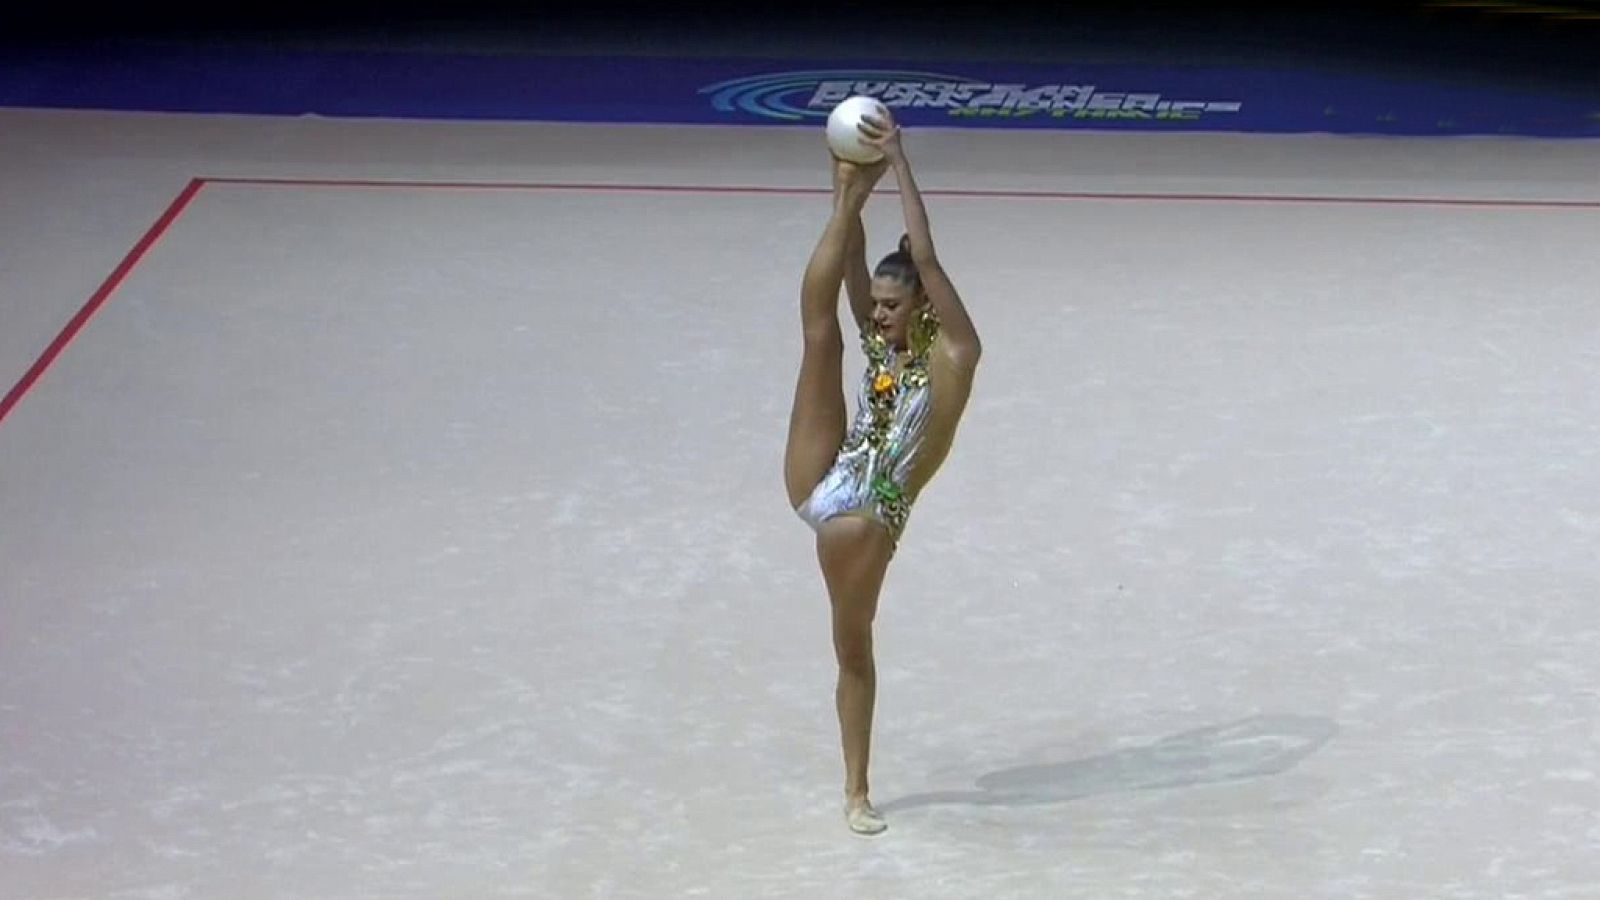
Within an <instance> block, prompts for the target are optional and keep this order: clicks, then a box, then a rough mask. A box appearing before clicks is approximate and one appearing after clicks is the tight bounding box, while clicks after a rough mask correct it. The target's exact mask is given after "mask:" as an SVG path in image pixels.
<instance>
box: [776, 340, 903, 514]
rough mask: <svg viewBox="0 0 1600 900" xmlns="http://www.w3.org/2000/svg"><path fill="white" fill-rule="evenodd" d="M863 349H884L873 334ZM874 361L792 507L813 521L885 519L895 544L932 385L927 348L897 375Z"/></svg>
mask: <svg viewBox="0 0 1600 900" xmlns="http://www.w3.org/2000/svg"><path fill="white" fill-rule="evenodd" d="M862 349H863V351H864V352H865V353H866V354H867V358H868V360H870V361H874V362H876V361H879V360H882V359H884V358H885V357H886V354H887V350H886V349H885V347H884V344H883V340H882V338H881V337H879V336H878V335H876V334H875V333H866V334H863V335H862ZM875 368H876V367H875V366H874V365H873V364H871V363H869V365H868V366H867V368H866V371H865V372H864V373H863V375H862V378H861V386H860V389H859V390H858V392H857V395H856V415H855V419H854V421H853V422H852V423H851V426H850V430H849V432H848V433H847V434H846V436H845V440H844V443H843V445H842V446H840V448H839V454H838V456H837V457H836V458H835V459H834V463H833V466H832V467H831V468H829V469H828V472H827V474H826V475H824V476H823V477H822V480H821V481H820V482H818V483H817V486H816V487H815V488H814V489H813V490H812V491H811V495H810V496H809V497H807V498H806V500H805V502H804V503H802V504H800V506H799V507H798V508H797V509H796V510H795V512H796V513H797V514H798V515H799V516H800V518H802V519H804V520H805V521H806V522H807V523H808V524H809V525H811V527H812V528H819V527H820V526H821V525H822V523H823V522H826V521H827V520H829V519H832V518H834V517H835V516H843V515H858V516H865V517H868V518H871V519H873V520H876V521H878V522H880V523H882V524H883V526H884V527H885V528H886V529H888V531H889V537H890V539H891V540H892V541H893V542H895V543H896V544H898V542H899V540H900V534H901V532H902V531H903V530H904V528H905V523H906V519H907V517H908V516H909V515H910V512H911V498H910V497H909V496H907V494H906V485H907V483H908V479H909V478H910V475H911V472H912V470H913V468H914V467H915V465H916V463H917V456H918V451H920V450H921V449H922V445H923V439H924V438H925V436H926V434H927V427H928V419H929V413H930V412H931V410H932V408H933V388H932V385H931V384H929V379H928V354H927V352H926V349H925V348H924V350H923V352H921V353H919V354H917V355H915V356H913V357H912V358H911V359H910V360H909V361H908V362H907V363H906V365H905V367H904V368H903V369H902V370H901V372H900V374H899V376H898V377H894V378H892V379H891V378H890V376H888V375H875V374H874V369H875ZM880 379H890V380H887V381H883V380H880Z"/></svg>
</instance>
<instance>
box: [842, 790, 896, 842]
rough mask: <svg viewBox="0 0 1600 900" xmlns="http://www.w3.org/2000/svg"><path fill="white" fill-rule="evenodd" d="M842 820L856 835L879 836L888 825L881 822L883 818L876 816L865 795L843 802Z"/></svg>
mask: <svg viewBox="0 0 1600 900" xmlns="http://www.w3.org/2000/svg"><path fill="white" fill-rule="evenodd" d="M844 820H845V823H846V824H848V825H849V826H850V830H851V831H854V832H855V833H856V834H865V835H874V834H881V833H882V832H883V831H884V829H886V828H888V827H889V823H887V822H885V821H883V816H881V815H878V811H877V810H875V809H873V808H872V804H871V803H869V802H868V801H867V798H866V796H865V795H862V796H857V797H850V798H848V799H846V800H845V804H844Z"/></svg>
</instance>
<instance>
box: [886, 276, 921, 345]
mask: <svg viewBox="0 0 1600 900" xmlns="http://www.w3.org/2000/svg"><path fill="white" fill-rule="evenodd" d="M927 302H928V298H927V297H926V296H924V295H923V294H922V293H920V292H919V291H918V290H917V289H916V287H915V286H914V285H911V284H908V283H906V282H904V281H900V280H898V279H894V278H886V277H884V276H881V275H880V276H878V277H877V278H874V279H872V321H873V322H875V323H876V324H877V326H878V330H879V331H881V332H883V337H884V340H886V341H888V342H889V343H890V344H891V345H893V346H895V347H897V348H904V347H905V346H906V343H907V341H908V340H909V339H910V335H911V320H912V317H913V316H915V315H916V314H917V311H918V310H920V309H922V304H924V303H927Z"/></svg>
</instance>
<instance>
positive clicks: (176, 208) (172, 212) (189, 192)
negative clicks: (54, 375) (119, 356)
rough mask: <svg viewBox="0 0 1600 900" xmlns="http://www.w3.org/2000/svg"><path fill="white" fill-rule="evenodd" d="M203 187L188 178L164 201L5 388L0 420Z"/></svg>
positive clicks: (20, 399)
mask: <svg viewBox="0 0 1600 900" xmlns="http://www.w3.org/2000/svg"><path fill="white" fill-rule="evenodd" d="M203 187H205V179H203V178H191V179H189V183H188V184H187V185H185V186H184V188H183V190H182V191H180V192H179V193H178V196H177V197H175V198H173V200H172V202H171V203H169V204H168V205H167V209H166V211H165V212H163V213H162V214H161V217H160V218H158V219H156V221H155V224H154V225H151V226H150V228H149V230H147V231H146V232H145V233H144V237H142V238H140V239H139V242H138V243H137V244H134V245H133V249H132V250H129V251H128V255H126V256H124V257H123V258H122V262H120V263H118V264H117V267H116V268H115V269H113V270H112V271H111V274H110V275H109V276H107V277H106V280H105V281H104V282H102V283H101V284H100V287H99V289H98V290H96V291H95V292H94V293H93V294H92V295H90V297H89V300H88V301H87V302H86V303H84V304H83V307H82V308H81V309H79V310H78V314H77V315H75V316H73V317H72V318H71V320H69V321H68V322H67V324H66V327H64V328H62V329H61V333H60V334H58V335H56V339H55V340H53V341H51V342H50V346H48V347H46V348H45V351H44V353H42V354H40V355H39V358H38V359H36V360H34V363H33V365H32V366H30V367H29V368H28V371H27V372H25V373H23V376H22V380H21V381H18V382H17V383H16V384H15V385H13V386H12V388H11V390H10V391H8V392H6V396H5V399H3V400H0V423H4V422H5V420H6V416H8V415H10V413H11V410H13V409H15V408H16V406H17V404H18V403H21V402H22V397H23V395H25V394H27V393H28V391H29V389H31V388H32V387H33V386H34V384H35V383H37V382H38V381H39V379H40V378H42V377H44V373H45V370H46V369H48V368H50V364H51V363H53V362H55V361H56V357H58V356H60V355H61V352H62V351H63V350H65V349H67V345H68V344H70V343H72V339H73V338H75V337H77V336H78V332H80V331H82V330H83V327H84V326H85V325H87V324H88V323H89V319H90V318H92V317H93V316H94V314H95V313H96V312H99V310H100V307H102V306H104V305H105V303H106V301H107V300H109V299H111V295H112V294H113V293H115V292H116V290H117V288H118V287H120V286H121V285H122V282H123V281H125V280H126V279H127V277H128V275H129V273H131V272H132V271H133V268H134V266H137V265H138V264H139V262H140V260H143V259H144V256H145V254H146V253H149V252H150V248H152V247H154V246H155V245H156V243H157V242H158V241H160V240H161V237H162V235H164V234H166V233H167V229H169V228H171V227H172V223H174V222H176V221H178V217H179V216H181V215H183V211H184V210H185V209H187V208H188V206H189V204H190V203H191V202H192V201H193V200H194V198H195V197H196V196H197V195H199V193H200V189H201V188H203Z"/></svg>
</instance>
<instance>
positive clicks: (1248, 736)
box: [879, 715, 1339, 813]
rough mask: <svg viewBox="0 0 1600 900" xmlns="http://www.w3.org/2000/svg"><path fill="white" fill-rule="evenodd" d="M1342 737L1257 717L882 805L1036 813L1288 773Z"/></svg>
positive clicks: (1331, 727)
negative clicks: (1031, 809) (1090, 800)
mask: <svg viewBox="0 0 1600 900" xmlns="http://www.w3.org/2000/svg"><path fill="white" fill-rule="evenodd" d="M1338 733H1339V726H1338V725H1337V724H1336V723H1335V722H1334V721H1333V720H1331V719H1324V718H1317V717H1311V716H1294V715H1266V716H1254V717H1251V718H1248V719H1242V720H1240V721H1237V722H1231V723H1228V724H1226V725H1215V726H1211V727H1208V728H1201V729H1197V730H1194V731H1186V732H1183V733H1182V734H1175V735H1173V736H1171V737H1167V738H1162V739H1161V740H1159V741H1156V742H1155V743H1152V744H1146V745H1144V746H1142V747H1130V748H1127V749H1124V750H1117V751H1115V752H1113V753H1106V754H1103V755H1101V756H1092V757H1089V758H1088V759H1078V760H1071V761H1068V762H1059V763H1043V764H1039V765H1028V766H1014V767H1012V768H1008V769H1000V770H998V771H994V772H989V773H987V774H985V775H983V776H981V777H979V778H978V780H977V784H976V787H977V790H971V791H933V792H928V793H921V794H909V795H907V796H904V797H897V798H894V799H892V800H890V801H889V802H887V803H883V804H880V805H879V810H880V811H881V812H884V813H891V812H896V811H901V810H907V809H916V808H919V807H924V806H940V805H948V804H959V805H971V806H1033V805H1037V804H1043V803H1061V802H1064V801H1068V800H1076V799H1079V798H1082V797H1093V796H1098V795H1101V794H1117V793H1125V792H1129V791H1147V790H1156V789H1161V788H1181V787H1191V786H1195V785H1205V784H1222V783H1225V782H1230V781H1245V780H1249V779H1254V778H1264V777H1267V776H1270V775H1278V774H1281V773H1283V772H1287V771H1289V770H1290V769H1292V768H1294V767H1295V766H1296V765H1298V764H1299V763H1300V761H1301V760H1303V759H1305V758H1306V757H1308V756H1310V755H1311V754H1313V753H1315V752H1317V751H1318V750H1320V749H1321V748H1322V747H1323V745H1325V744H1327V743H1328V742H1329V741H1330V740H1332V739H1333V737H1334V736H1335V735H1336V734H1338Z"/></svg>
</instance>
